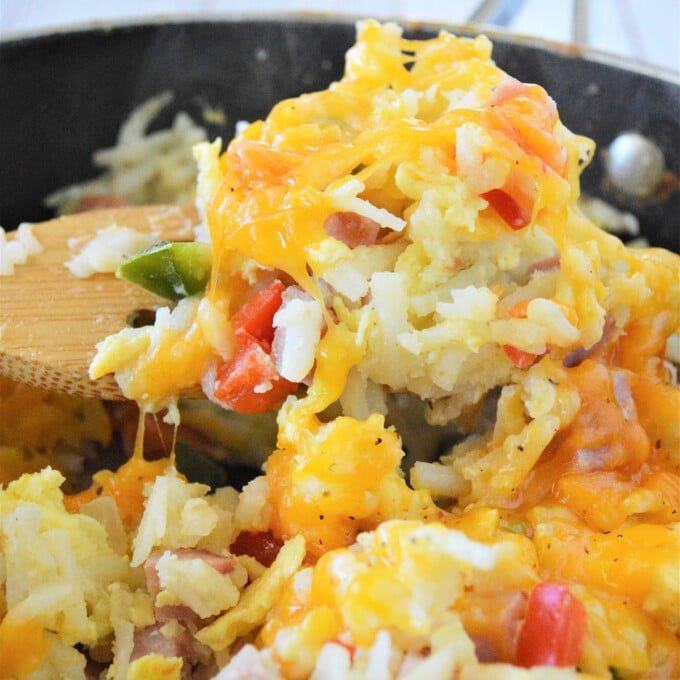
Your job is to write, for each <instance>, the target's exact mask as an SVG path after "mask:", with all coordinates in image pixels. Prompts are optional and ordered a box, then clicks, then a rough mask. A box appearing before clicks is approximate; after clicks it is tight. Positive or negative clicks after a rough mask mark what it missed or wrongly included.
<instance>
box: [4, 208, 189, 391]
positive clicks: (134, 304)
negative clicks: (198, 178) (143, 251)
mask: <svg viewBox="0 0 680 680" xmlns="http://www.w3.org/2000/svg"><path fill="white" fill-rule="evenodd" d="M197 219H198V217H197V214H196V211H195V209H194V208H193V207H187V208H178V207H175V206H136V207H128V208H117V209H110V210H97V211H92V212H86V213H79V214H77V215H70V216H66V217H60V218H57V219H54V220H50V221H49V222H43V223H42V224H37V225H33V233H34V235H35V236H36V238H37V239H38V241H39V242H40V244H41V245H42V246H43V251H42V252H41V253H38V254H36V255H33V256H31V257H30V258H29V260H28V262H27V263H26V264H23V265H19V266H17V267H16V270H15V272H14V274H13V275H11V276H4V277H2V278H0V375H4V376H7V377H9V378H11V379H13V380H16V381H17V382H21V383H25V384H28V385H34V386H37V387H41V388H46V389H49V390H54V391H61V392H69V393H71V394H81V395H83V396H89V397H99V398H103V399H122V398H123V396H122V394H121V393H120V389H119V388H118V385H117V384H116V382H115V380H114V379H113V376H110V375H109V376H105V377H104V378H102V379H100V380H96V381H92V380H90V379H89V377H88V368H89V365H90V362H91V361H92V358H93V357H94V355H95V352H96V349H95V345H96V344H97V343H98V342H100V341H102V340H103V339H104V338H106V337H107V336H108V335H110V334H112V333H115V332H116V331H119V330H121V329H122V328H125V327H126V326H127V325H128V319H129V317H130V314H131V312H134V311H135V310H146V309H148V310H154V311H155V310H156V309H158V308H159V307H162V306H166V305H168V301H167V300H164V299H163V298H160V297H158V296H156V295H153V294H152V293H149V292H147V291H145V290H143V289H142V288H139V287H138V286H135V285H133V284H131V283H129V282H127V281H123V280H120V279H117V278H116V277H115V276H114V275H113V274H94V275H92V276H90V277H89V278H84V279H83V278H78V277H76V276H75V275H73V274H72V273H71V272H70V271H69V270H68V269H67V268H66V266H65V265H64V263H65V262H66V261H67V260H69V259H71V258H72V257H73V255H74V250H73V248H72V247H73V246H74V244H77V243H80V244H81V245H82V244H83V243H84V242H85V241H87V240H89V239H91V238H93V237H94V236H95V235H96V234H97V231H98V230H100V229H105V228H107V227H109V226H110V225H111V224H118V225H119V226H126V227H131V228H133V229H136V230H138V231H144V232H150V233H152V234H153V235H154V236H157V237H158V240H159V241H161V240H164V239H167V240H173V241H180V240H190V239H192V238H193V225H194V224H195V223H196V222H197Z"/></svg>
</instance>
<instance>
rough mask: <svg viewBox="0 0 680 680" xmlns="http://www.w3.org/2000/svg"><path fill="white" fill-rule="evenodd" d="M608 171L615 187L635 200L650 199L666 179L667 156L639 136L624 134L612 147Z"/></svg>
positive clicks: (635, 133)
mask: <svg viewBox="0 0 680 680" xmlns="http://www.w3.org/2000/svg"><path fill="white" fill-rule="evenodd" d="M605 167H606V169H607V174H608V176H609V179H610V181H611V183H612V184H613V185H614V186H615V187H616V188H617V189H619V190H620V191H622V192H624V193H626V194H628V195H630V196H633V197H635V198H648V197H650V196H652V195H653V194H654V193H655V192H656V191H657V190H658V189H659V187H660V186H661V184H662V183H663V181H664V177H665V175H666V162H665V160H664V156H663V152H662V151H661V149H660V148H659V147H658V146H657V145H656V144H655V143H654V142H652V141H651V140H649V139H647V137H644V136H643V135H641V134H640V133H638V132H624V133H622V134H620V135H619V136H618V137H616V139H614V141H613V142H612V143H611V144H610V145H609V149H608V150H607V153H606V155H605Z"/></svg>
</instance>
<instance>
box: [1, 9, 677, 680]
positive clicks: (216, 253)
mask: <svg viewBox="0 0 680 680" xmlns="http://www.w3.org/2000/svg"><path fill="white" fill-rule="evenodd" d="M491 51H492V46H491V43H490V42H489V40H488V39H487V38H485V37H484V36H479V37H477V38H474V39H469V38H457V37H455V36H453V35H451V34H449V33H447V32H442V33H441V34H440V35H439V36H438V37H436V38H433V39H430V40H425V41H412V40H407V39H405V38H404V37H403V35H402V31H401V29H400V28H399V27H398V26H396V25H394V24H385V25H381V24H379V23H377V22H374V21H366V22H363V23H360V24H359V26H358V37H357V42H356V44H355V45H354V46H353V47H352V48H351V49H350V51H349V52H348V54H347V62H346V70H345V74H344V76H343V78H342V79H341V80H340V81H338V82H336V83H333V84H332V85H331V86H330V87H329V88H328V89H327V90H325V91H322V92H316V93H311V94H304V95H302V96H300V97H298V98H295V99H290V100H286V101H283V102H281V103H279V104H278V105H276V106H275V107H274V108H273V110H272V111H271V112H270V114H269V115H268V116H267V118H266V119H265V120H261V121H256V122H254V123H252V124H251V125H248V126H245V127H242V128H241V129H240V131H239V133H238V134H237V136H236V137H235V138H234V139H233V140H232V141H231V142H230V143H229V144H228V145H227V147H226V149H225V150H224V151H222V146H221V142H220V140H216V141H215V142H213V143H208V142H203V143H200V144H198V145H197V146H196V147H195V148H194V156H195V159H196V162H197V165H198V182H197V190H196V196H197V199H196V200H197V205H198V208H199V213H200V215H201V216H202V217H203V225H202V230H201V231H200V233H201V236H200V238H202V239H204V240H205V239H209V240H210V242H211V244H212V269H211V276H210V282H209V284H208V287H207V289H206V291H205V293H203V294H198V295H196V296H194V297H188V298H185V299H183V300H181V301H180V302H179V303H178V304H177V305H176V306H174V307H170V306H168V307H167V308H163V309H161V310H159V312H158V313H157V315H156V321H155V324H154V325H149V326H144V327H141V328H136V329H132V328H128V329H124V330H122V331H121V332H120V333H118V334H116V335H113V336H111V337H109V338H107V340H106V341H105V342H103V343H102V344H101V345H100V347H99V348H98V353H97V356H96V358H95V360H94V361H93V364H92V366H91V377H92V378H93V379H96V378H97V377H100V376H101V375H104V374H105V373H109V372H111V373H114V374H115V375H116V378H117V380H118V382H119V384H120V385H121V388H122V390H123V391H124V393H125V394H126V395H127V396H128V397H129V399H130V400H132V401H134V402H137V403H138V404H139V406H140V408H141V416H142V417H141V418H140V420H139V430H138V433H137V436H136V439H135V435H134V433H133V434H132V435H130V432H132V431H134V430H136V429H137V420H135V416H134V414H132V413H131V412H129V411H127V410H125V409H122V408H121V407H117V410H116V409H113V407H111V406H104V405H101V404H92V403H89V402H83V401H80V400H77V399H72V398H65V397H64V398H62V397H57V396H54V395H52V396H50V395H46V394H42V393H38V392H37V391H35V390H32V389H29V388H19V387H17V386H13V385H11V384H5V383H0V389H1V390H2V392H0V397H1V398H2V408H3V411H2V414H3V415H2V417H0V452H1V453H2V465H1V467H0V472H1V473H2V474H1V475H0V481H2V483H3V486H2V488H0V548H1V551H2V552H1V553H0V580H1V581H2V585H3V587H2V589H0V616H1V617H2V620H1V621H0V677H3V678H5V677H7V678H10V677H11V678H35V679H38V678H40V679H42V678H86V677H88V678H91V677H101V678H108V679H111V680H122V679H123V678H131V679H136V678H190V677H193V678H211V677H214V678H216V679H218V680H238V679H241V680H245V679H246V678H248V679H253V678H257V679H260V678H274V679H276V678H286V679H294V680H298V679H303V678H312V679H317V680H320V679H321V678H338V679H345V678H346V679H359V678H366V679H369V680H374V679H385V680H388V679H392V678H394V679H396V678H399V679H401V680H405V679H407V678H408V679H411V680H415V679H417V678H423V679H424V678H427V679H428V680H437V679H441V680H452V679H455V680H467V679H473V678H474V679H475V680H487V679H488V680H495V679H497V678H507V679H510V680H530V679H539V678H541V679H546V680H551V679H554V680H561V679H562V678H565V679H566V678H575V677H580V678H650V679H651V678H672V677H679V676H680V640H679V634H680V528H679V526H680V525H678V510H679V508H680V418H679V417H678V414H679V413H680V392H679V390H678V388H677V385H676V384H674V379H673V371H672V367H671V364H670V363H669V361H667V360H670V361H672V360H676V361H677V359H678V356H679V355H680V353H679V352H678V350H677V347H678V328H679V324H680V277H679V274H680V267H679V264H680V258H678V256H677V255H675V254H672V253H670V252H667V251H662V250H659V249H653V248H635V249H632V248H628V247H626V246H624V245H623V243H622V242H621V241H620V240H619V239H618V238H616V237H615V236H613V235H611V234H608V233H606V232H604V231H603V230H602V229H601V228H600V227H599V226H597V225H596V224H595V223H594V222H592V221H591V219H590V218H589V217H588V216H587V215H586V214H585V213H584V212H582V210H581V209H580V207H579V203H578V201H579V193H580V186H579V182H580V180H579V177H580V173H581V172H582V170H583V168H584V167H585V165H587V163H588V162H589V160H590V158H591V157H592V154H593V150H594V144H593V143H592V141H590V140H588V139H586V138H583V137H580V136H578V135H575V134H573V133H572V132H571V131H569V130H568V129H566V128H565V127H564V125H563V124H562V123H561V121H560V119H559V115H558V111H557V108H556V105H555V103H554V102H553V100H552V99H551V98H550V97H549V95H548V94H547V93H546V92H545V90H543V88H542V87H540V86H538V85H532V84H524V83H520V82H519V81H517V80H515V79H514V78H512V77H511V76H509V75H507V74H505V73H504V72H503V71H502V70H501V69H499V68H498V67H497V66H496V65H495V63H494V62H493V60H492V58H491ZM158 105H159V102H156V103H155V104H153V106H158ZM147 113H148V112H147ZM137 127H140V128H141V129H142V130H143V128H144V127H145V123H139V121H138V125H137ZM148 153H149V154H150V155H151V154H153V153H154V152H153V151H152V150H151V151H149V152H148ZM109 156H110V157H111V158H114V157H115V156H116V154H115V153H114V152H111V154H109ZM109 156H107V158H108V157H109ZM114 189H115V187H114ZM108 191H109V190H108V189H107V192H108ZM55 200H56V199H55ZM121 226H124V225H121ZM667 347H668V354H666V348H667ZM196 384H201V385H202V387H203V390H204V392H205V394H206V396H207V397H208V398H209V399H210V400H211V402H212V406H210V407H206V405H205V403H202V402H197V403H191V402H189V403H182V402H179V401H178V396H177V395H178V394H179V392H180V390H182V389H183V388H184V387H186V386H191V385H196ZM37 399H39V401H36V400H37ZM215 405H216V406H215ZM211 408H212V409H213V410H217V411H218V413H220V414H222V415H218V416H215V415H214V414H213V415H211V411H210V409H211ZM43 412H44V413H43ZM421 413H422V417H421ZM29 414H33V415H35V417H36V418H37V419H38V421H39V424H40V429H37V427H34V426H32V425H31V419H30V416H29ZM155 414H158V415H155ZM154 418H155V421H154ZM162 418H165V422H164V421H163V420H162ZM274 419H276V425H274ZM178 422H179V428H178ZM145 423H146V430H144V424H145ZM395 423H399V424H400V427H401V426H403V428H404V430H403V431H400V429H399V427H395ZM187 428H188V429H187ZM114 429H118V430H121V431H122V432H123V433H124V434H125V432H127V433H128V439H127V442H128V446H127V448H128V450H129V453H131V455H129V457H128V458H127V460H125V461H124V462H123V463H122V465H120V467H118V468H117V469H113V470H99V471H97V472H96V473H95V474H94V476H93V480H92V484H91V485H90V486H87V487H86V488H84V489H82V490H80V491H78V492H75V490H74V489H73V488H71V487H69V486H68V485H64V480H65V475H66V476H69V478H70V479H71V478H72V477H73V475H77V473H78V470H77V467H78V465H77V461H78V460H82V459H81V458H79V455H81V454H80V453H79V452H81V451H82V449H83V447H84V446H85V445H86V444H87V443H88V442H89V444H87V445H89V446H93V443H98V444H99V445H100V446H101V445H106V444H107V443H108V442H109V441H110V440H111V437H112V436H113V435H112V430H114ZM201 431H202V432H204V433H206V434H207V437H208V439H209V440H210V441H209V444H208V449H209V451H210V452H211V454H214V453H215V450H216V449H220V447H222V448H223V449H226V450H231V451H232V453H227V454H226V455H227V457H230V456H231V457H232V458H235V459H238V460H241V461H242V460H243V458H242V457H241V458H239V455H240V456H244V455H246V456H250V458H251V460H256V461H257V463H258V464H261V465H262V467H261V469H260V470H259V471H258V473H257V474H255V475H254V476H253V478H251V479H250V480H249V481H247V483H245V485H243V487H242V488H241V489H240V490H238V489H237V488H235V487H234V486H231V485H230V484H229V483H228V482H226V481H224V480H221V479H220V480H219V481H218V478H217V477H215V474H216V472H215V470H216V467H215V462H214V457H215V456H214V455H213V457H212V458H210V461H211V462H210V465H212V467H208V468H207V473H206V468H200V469H199V468H198V467H197V466H198V461H199V458H198V457H197V456H193V454H189V460H190V461H191V462H193V464H194V467H191V466H189V467H184V465H185V463H184V462H183V461H186V456H185V457H184V458H183V452H185V451H186V449H185V448H183V447H186V446H187V445H189V444H191V445H195V444H196V442H197V440H198V439H199V438H200V437H199V433H200V432H201ZM270 432H271V433H272V441H271V447H270V449H267V446H268V444H267V442H268V441H269V440H268V439H267V437H268V436H269V433H270ZM433 433H436V435H435V434H433ZM452 434H453V435H455V441H454V442H453V443H451V441H452V440H451V435H452ZM154 437H155V439H156V441H154ZM133 440H134V443H132V442H133ZM434 440H436V442H438V444H437V445H438V446H439V447H440V450H438V451H436V452H432V451H428V452H426V454H423V453H422V451H424V450H425V449H426V448H427V446H426V445H425V444H426V443H428V446H429V444H431V442H432V441H434ZM406 441H408V442H409V444H408V448H409V449H410V450H409V451H408V454H409V455H408V460H409V465H408V468H407V469H406V470H404V460H405V457H406V453H407V452H406V451H405V442H406ZM204 443H205V442H204ZM419 443H420V444H422V445H423V447H424V448H423V449H422V450H421V449H419ZM441 447H443V448H441ZM263 449H266V454H265V455H264V456H261V455H260V454H258V453H257V451H261V450H263ZM68 451H71V452H72V455H71V458H70V459H69V458H68V456H66V454H67V452H68ZM239 452H240V454H239ZM168 453H170V455H168ZM222 455H224V454H222ZM217 457H219V456H217ZM414 459H415V462H413V461H414ZM411 463H413V464H412V465H411ZM205 464H208V463H205ZM22 473H23V474H22Z"/></svg>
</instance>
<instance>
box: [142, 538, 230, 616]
mask: <svg viewBox="0 0 680 680" xmlns="http://www.w3.org/2000/svg"><path fill="white" fill-rule="evenodd" d="M165 552H166V551H165V550H155V551H154V552H152V553H151V554H150V555H149V557H148V558H147V560H146V562H145V563H144V572H145V574H146V588H147V590H148V591H149V594H150V595H151V597H154V598H155V597H156V595H158V593H160V591H161V584H160V580H159V578H158V570H157V569H156V564H157V563H158V560H159V559H160V558H161V556H162V555H163V554H164V553H165ZM169 552H171V553H172V554H173V555H176V556H177V557H178V558H179V559H180V560H194V559H201V560H204V561H205V562H207V563H208V564H209V565H210V566H211V567H212V568H213V569H215V571H218V572H219V573H220V574H230V573H231V572H232V571H234V568H235V567H236V565H237V564H238V561H237V559H236V557H234V556H233V555H218V554H216V553H213V552H209V551H208V550H199V549H195V548H180V549H178V550H171V551H169ZM154 613H155V615H156V621H158V622H159V623H167V622H168V621H171V620H173V619H174V620H176V621H180V622H182V623H184V624H192V625H195V624H198V623H199V621H200V620H201V619H200V616H199V615H198V614H197V613H196V612H195V611H194V610H193V609H191V608H190V607H187V606H186V605H183V604H173V605H170V604H167V605H163V606H161V607H155V609H154Z"/></svg>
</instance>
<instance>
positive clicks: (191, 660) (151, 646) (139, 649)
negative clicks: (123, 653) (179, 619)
mask: <svg viewBox="0 0 680 680" xmlns="http://www.w3.org/2000/svg"><path fill="white" fill-rule="evenodd" d="M201 651H202V650H201V644H200V643H199V642H198V641H197V640H195V639H194V636H193V635H192V634H191V633H190V632H189V631H188V630H187V629H186V628H181V629H179V630H178V631H177V632H175V634H174V635H164V634H163V633H162V632H161V625H160V624H155V625H153V626H147V627H146V628H138V629H137V630H135V633H134V638H133V647H132V653H131V654H130V661H131V662H132V661H135V660H136V659H141V658H142V657H143V656H147V655H148V654H158V655H159V656H164V657H166V658H173V657H177V658H180V659H182V660H183V661H184V663H183V664H182V680H189V678H191V677H192V675H193V674H192V667H193V666H194V665H195V664H196V663H198V661H199V659H200V658H201V656H202V654H201Z"/></svg>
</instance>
